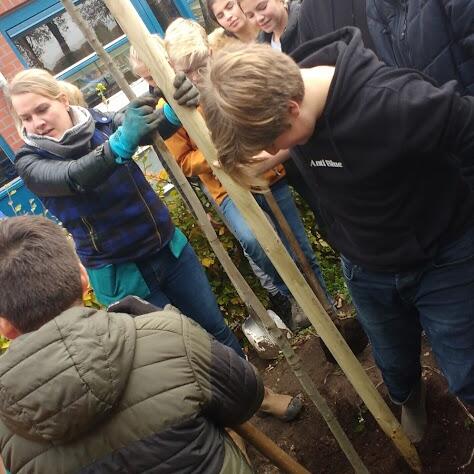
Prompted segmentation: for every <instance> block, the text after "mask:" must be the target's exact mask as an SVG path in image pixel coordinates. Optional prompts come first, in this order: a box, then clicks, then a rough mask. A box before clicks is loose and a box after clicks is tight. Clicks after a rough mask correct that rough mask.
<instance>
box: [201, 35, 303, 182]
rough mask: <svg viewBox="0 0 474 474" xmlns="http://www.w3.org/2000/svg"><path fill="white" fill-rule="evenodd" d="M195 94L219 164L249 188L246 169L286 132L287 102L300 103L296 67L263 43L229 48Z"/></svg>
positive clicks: (214, 62)
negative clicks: (256, 156) (255, 157)
mask: <svg viewBox="0 0 474 474" xmlns="http://www.w3.org/2000/svg"><path fill="white" fill-rule="evenodd" d="M200 90H201V105H202V108H203V112H204V117H205V120H206V123H207V126H208V127H209V129H210V131H211V136H212V140H213V141H214V144H215V146H216V148H217V153H218V157H219V162H220V163H221V166H222V167H223V168H224V170H225V171H226V172H227V173H228V174H230V175H231V176H233V177H234V178H235V179H236V180H238V181H240V182H242V183H247V184H249V175H250V173H249V172H248V169H247V170H246V167H247V168H248V165H252V164H254V163H255V161H256V160H255V159H254V158H253V157H254V156H255V155H256V154H258V153H259V152H261V151H262V150H264V149H265V148H268V147H269V146H271V145H272V143H273V142H274V141H275V139H276V138H277V137H278V136H279V135H281V134H282V133H283V132H284V131H285V130H286V129H287V128H288V126H289V124H288V102H289V101H290V100H294V101H297V102H299V103H301V102H302V100H303V97H304V84H303V79H302V77H301V72H300V70H299V68H298V66H297V64H296V63H295V62H294V61H293V60H292V59H291V58H290V57H289V56H287V55H285V54H283V53H281V52H279V51H276V50H274V49H272V48H271V47H270V46H268V45H258V44H249V45H245V44H242V45H236V46H232V47H229V48H226V49H223V50H221V51H219V52H218V53H217V54H216V55H215V56H214V59H213V60H212V61H211V64H210V67H209V69H208V71H207V73H206V74H205V75H204V77H203V80H202V83H201V84H200Z"/></svg>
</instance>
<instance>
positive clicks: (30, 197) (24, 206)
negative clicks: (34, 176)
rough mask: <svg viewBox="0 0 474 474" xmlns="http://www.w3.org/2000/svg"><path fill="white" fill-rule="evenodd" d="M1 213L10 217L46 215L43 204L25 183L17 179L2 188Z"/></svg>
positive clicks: (0, 196)
mask: <svg viewBox="0 0 474 474" xmlns="http://www.w3.org/2000/svg"><path fill="white" fill-rule="evenodd" d="M0 211H1V212H2V213H3V214H5V215H6V216H8V217H13V216H19V215H23V214H45V215H47V211H46V210H45V209H44V207H43V204H42V203H41V201H40V200H39V199H38V197H37V196H35V195H34V194H33V193H32V192H31V191H30V190H29V189H28V188H27V187H26V186H25V184H24V183H23V181H22V179H21V178H15V179H14V180H13V181H11V182H10V183H8V184H7V185H6V186H3V188H0Z"/></svg>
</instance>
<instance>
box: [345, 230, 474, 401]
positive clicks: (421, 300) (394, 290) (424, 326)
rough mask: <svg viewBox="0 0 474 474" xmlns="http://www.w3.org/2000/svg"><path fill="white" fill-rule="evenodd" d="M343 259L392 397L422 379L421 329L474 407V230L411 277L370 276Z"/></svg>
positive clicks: (454, 386)
mask: <svg viewBox="0 0 474 474" xmlns="http://www.w3.org/2000/svg"><path fill="white" fill-rule="evenodd" d="M341 260H342V268H343V272H344V276H345V277H346V281H347V285H348V287H349V291H350V293H351V296H352V299H353V301H354V305H355V306H356V309H357V313H358V318H359V321H360V322H361V324H362V326H363V327H364V329H365V331H366V333H367V335H368V337H369V339H370V342H371V343H372V349H373V353H374V358H375V361H376V363H377V365H378V367H379V368H380V370H381V371H382V376H383V379H384V382H385V385H386V386H387V388H388V391H389V393H390V396H391V398H392V400H393V401H394V402H396V403H403V402H404V401H406V399H407V398H408V397H409V396H410V393H411V391H412V389H413V388H414V387H415V385H416V383H417V382H418V380H419V379H420V375H421V365H420V346H421V331H422V330H424V331H425V333H426V336H427V338H428V340H429V342H430V344H431V347H432V350H433V353H434V355H435V357H436V360H437V363H438V365H439V367H440V369H441V370H442V372H443V373H444V375H445V377H446V379H447V380H448V384H449V388H450V390H451V391H452V392H453V393H455V394H456V395H457V396H459V397H460V398H462V399H463V400H465V401H466V402H468V403H470V404H474V228H472V229H470V230H469V231H468V232H466V233H465V234H464V235H463V236H462V237H461V238H459V239H457V240H456V241H455V242H451V243H449V244H447V245H444V246H442V247H441V248H440V249H439V251H438V254H437V255H436V257H435V258H434V259H433V261H432V262H430V263H429V264H426V265H424V266H423V267H422V268H419V269H417V270H415V271H411V272H404V273H378V272H371V271H367V270H364V269H363V268H362V267H360V266H358V265H353V264H352V263H351V262H350V261H349V260H348V259H347V258H344V257H342V258H341Z"/></svg>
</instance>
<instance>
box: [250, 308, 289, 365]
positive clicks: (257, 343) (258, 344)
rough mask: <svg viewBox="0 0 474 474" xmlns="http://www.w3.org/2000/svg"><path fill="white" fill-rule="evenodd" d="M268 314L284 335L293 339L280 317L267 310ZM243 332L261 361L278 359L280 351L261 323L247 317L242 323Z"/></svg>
mask: <svg viewBox="0 0 474 474" xmlns="http://www.w3.org/2000/svg"><path fill="white" fill-rule="evenodd" d="M267 313H268V315H269V316H270V317H271V318H272V319H273V321H274V323H275V324H276V325H277V327H278V328H279V329H281V331H282V332H283V334H284V335H285V336H286V337H287V338H288V339H291V337H292V336H293V334H292V333H291V331H290V330H289V329H288V327H287V326H286V325H285V323H284V322H283V321H282V320H281V319H280V317H279V316H278V315H277V314H276V313H275V312H273V311H272V310H270V309H269V310H267ZM242 331H243V333H244V334H245V336H246V337H247V339H248V340H249V342H250V344H251V345H252V346H253V348H254V349H255V351H256V352H257V354H258V356H259V357H260V358H261V359H276V358H277V357H278V354H279V352H280V349H279V347H278V345H277V343H276V342H275V340H274V339H273V337H272V336H270V334H269V333H268V331H267V330H266V329H265V328H264V327H263V325H262V324H261V323H260V321H257V320H255V319H253V318H252V316H249V317H247V319H246V320H245V321H244V322H243V323H242Z"/></svg>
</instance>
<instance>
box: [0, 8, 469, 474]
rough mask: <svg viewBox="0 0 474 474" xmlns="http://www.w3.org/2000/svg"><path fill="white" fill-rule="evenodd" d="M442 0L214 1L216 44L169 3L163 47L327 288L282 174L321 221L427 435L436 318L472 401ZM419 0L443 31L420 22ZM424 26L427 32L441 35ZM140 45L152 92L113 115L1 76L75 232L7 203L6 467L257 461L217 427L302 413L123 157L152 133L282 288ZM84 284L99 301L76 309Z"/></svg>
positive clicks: (461, 135) (89, 468)
mask: <svg viewBox="0 0 474 474" xmlns="http://www.w3.org/2000/svg"><path fill="white" fill-rule="evenodd" d="M402 3H403V5H402ZM421 3H423V4H424V5H423V6H424V11H423V15H422V14H421ZM452 3H453V2H451V1H449V0H446V1H443V2H434V1H433V2H418V1H414V2H406V4H405V3H404V2H398V1H397V2H395V1H391V0H369V1H368V2H367V16H366V15H365V2H362V1H355V2H354V1H351V2H340V4H339V2H331V1H325V0H321V1H319V0H318V1H315V0H304V1H303V2H302V3H301V4H300V3H298V2H296V1H292V2H290V3H288V4H286V3H282V2H281V1H280V0H240V1H239V2H237V1H235V0H228V1H225V0H208V8H209V12H210V13H211V14H212V16H213V17H214V18H215V20H216V21H217V22H218V23H219V24H220V25H221V27H222V28H223V30H219V31H217V32H214V33H213V34H211V35H210V37H209V38H207V36H206V34H205V33H204V31H203V29H202V28H201V27H200V26H199V25H198V24H197V23H195V22H193V21H191V20H184V19H178V20H175V21H174V22H173V23H172V24H171V25H170V26H169V27H168V29H167V31H166V34H165V37H164V42H163V45H164V47H165V48H166V51H167V54H168V58H169V61H170V64H171V65H172V67H173V68H174V69H175V70H176V72H177V75H176V80H175V87H176V96H175V97H176V98H177V99H178V102H180V104H182V105H187V106H191V107H194V106H196V105H197V103H198V95H199V94H198V92H197V90H199V93H200V106H199V107H200V108H199V110H200V111H201V113H203V115H204V118H205V120H206V122H207V125H208V127H209V129H210V131H211V136H212V139H213V141H214V143H215V145H216V148H217V150H218V156H219V165H220V166H221V167H222V168H223V169H224V170H225V171H227V172H228V173H229V174H230V175H231V176H233V177H234V179H235V180H237V181H240V182H241V183H242V184H243V185H246V186H252V185H258V186H269V187H270V189H271V190H272V192H273V193H274V195H275V197H276V198H277V201H278V203H279V205H280V207H281V208H282V211H283V213H284V214H285V217H286V218H287V219H288V221H289V223H290V225H291V227H292V230H293V232H294V233H295V235H296V237H297V239H298V241H299V243H300V245H301V246H302V248H303V250H304V252H305V254H306V256H307V258H308V259H309V261H310V262H311V266H312V269H313V271H314V273H315V275H316V276H317V277H318V278H319V280H320V282H321V283H322V285H323V286H324V281H323V280H322V277H321V274H320V270H319V267H318V264H317V261H316V258H315V256H314V253H313V252H312V250H311V246H310V244H309V242H308V239H307V237H306V235H305V232H304V228H303V225H302V223H301V218H300V217H299V215H298V211H297V209H296V207H295V205H294V202H293V198H292V196H291V194H290V192H289V188H288V184H287V181H286V180H287V179H288V181H289V182H290V183H291V184H292V185H293V186H294V187H295V189H296V190H297V191H298V192H299V193H300V194H301V195H302V196H303V197H304V199H305V200H306V201H307V203H308V205H309V206H310V207H311V208H312V209H313V211H314V212H315V214H316V215H317V218H318V220H319V221H320V222H321V225H322V226H323V228H324V229H325V232H326V236H327V239H328V241H329V243H330V244H331V245H333V247H334V248H335V249H337V250H338V251H339V252H340V254H341V262H342V268H343V272H344V276H345V279H346V282H347V285H348V287H349V290H350V293H351V295H352V298H353V302H354V305H355V307H356V309H357V312H358V318H359V320H360V321H361V323H362V325H363V327H364V329H365V331H366V332H367V334H368V336H369V338H370V341H371V343H372V350H373V353H374V357H375V360H376V363H377V365H378V367H379V368H380V369H381V372H382V375H383V378H384V381H385V384H386V386H387V388H388V391H389V394H390V397H391V398H392V400H393V401H394V402H395V403H397V404H401V405H402V425H403V427H404V428H405V430H406V431H407V434H408V435H409V436H410V437H411V438H412V440H414V441H419V440H420V439H421V438H422V436H423V433H424V430H425V426H426V413H425V407H424V403H425V402H424V399H425V387H424V385H423V383H422V382H421V366H420V343H421V342H420V341H421V332H422V331H425V333H426V335H427V337H428V339H429V342H430V344H431V345H432V348H433V352H434V354H435V355H436V358H437V361H438V364H439V366H440V368H441V369H442V371H443V373H444V374H445V376H446V378H447V380H448V383H449V387H450V390H451V391H452V392H453V393H455V394H456V395H457V396H459V397H460V398H462V399H463V400H464V401H466V402H468V403H471V404H473V403H474V291H473V290H474V267H473V259H474V228H473V225H474V222H473V219H474V217H473V210H474V194H473V192H472V191H471V176H472V174H471V172H470V171H471V168H472V165H471V162H470V160H472V156H473V151H474V100H473V99H472V97H470V96H468V95H463V94H469V93H472V84H473V81H474V62H473V59H472V58H473V57H474V56H473V55H472V52H473V46H472V45H473V44H474V40H473V38H474V32H473V31H470V29H469V28H470V22H468V21H464V18H465V16H466V14H467V16H468V17H469V18H471V19H472V18H474V12H472V9H473V7H470V6H469V2H465V4H464V10H463V15H460V14H459V12H460V10H459V8H461V6H460V4H463V2H454V4H453V5H452ZM435 4H436V5H435ZM341 5H343V7H341ZM362 5H363V6H364V8H362ZM440 5H441V6H440ZM428 8H431V9H433V18H434V19H436V20H437V21H439V22H440V25H443V26H444V28H441V27H440V28H439V29H437V30H436V31H429V30H427V28H428V26H427V25H428V23H426V18H427V15H428V14H429V13H431V10H428ZM443 9H444V10H443ZM423 22H425V23H423ZM471 23H472V22H471ZM420 24H421V26H420ZM429 24H430V25H432V24H433V22H431V23H429ZM400 25H402V28H403V31H401V32H400V31H397V28H399V27H400ZM354 26H356V27H358V28H360V29H356V28H354ZM338 27H342V28H340V29H338ZM423 34H425V35H427V37H429V38H430V39H431V38H435V39H436V41H431V42H430V48H431V49H430V50H429V51H428V50H427V48H428V47H427V46H426V47H425V48H424V49H423V48H422V46H423V45H425V44H426V41H421V40H420V38H421V35H423ZM362 38H363V40H362ZM453 38H455V39H456V40H455V41H454V40H453ZM157 41H160V42H161V41H162V40H159V39H157ZM256 42H257V43H268V45H263V44H256ZM364 43H365V44H367V45H369V46H370V47H371V48H372V49H367V48H365V47H364ZM269 46H270V47H269ZM374 51H375V52H376V53H377V54H378V55H379V57H380V58H381V59H383V60H384V61H386V62H387V64H392V65H394V66H410V67H413V68H418V69H420V70H422V71H424V72H426V73H427V74H430V75H431V76H432V77H433V79H430V78H428V76H426V75H424V74H422V73H420V72H417V71H416V70H415V69H411V70H407V69H397V68H394V67H389V66H387V65H386V64H385V63H383V62H381V61H380V59H379V58H378V57H377V56H376V54H375V53H374ZM284 53H288V54H291V58H290V57H289V56H287V55H286V54H284ZM130 60H131V65H132V68H133V69H134V71H135V72H136V73H137V74H138V75H140V76H142V77H143V78H144V79H145V80H147V81H148V82H149V84H150V86H151V87H152V88H153V89H155V90H154V91H153V92H154V94H152V95H147V96H145V97H142V98H139V99H136V100H133V101H132V102H131V103H130V104H129V106H128V107H127V109H126V111H125V112H124V113H123V114H115V115H110V114H102V113H99V112H97V111H95V110H90V109H87V108H85V107H83V106H81V105H80V98H79V99H78V98H77V97H74V93H75V92H73V91H71V89H70V87H69V86H67V85H65V84H62V83H61V82H60V81H57V80H55V79H54V78H53V77H52V76H51V75H50V74H49V73H47V72H46V71H40V70H34V69H31V70H26V71H22V72H21V73H19V74H18V75H17V76H16V77H15V78H13V79H12V81H11V82H10V84H9V87H8V92H9V100H10V102H11V106H12V113H13V116H14V118H15V120H16V122H17V126H18V130H19V132H20V134H21V136H22V138H23V140H24V141H25V145H24V146H23V147H22V148H21V149H20V150H19V151H18V153H17V154H16V159H15V165H16V168H17V170H18V173H19V175H20V176H21V177H22V178H23V180H24V182H25V184H26V186H27V187H28V188H29V189H30V190H31V191H33V192H34V193H35V194H37V195H38V196H39V198H40V199H41V200H42V201H43V203H44V204H45V206H46V207H47V208H48V210H49V211H50V212H51V213H52V214H54V215H55V216H56V217H57V218H58V219H59V220H60V221H61V223H62V226H63V227H64V228H65V229H67V231H68V232H69V234H70V235H72V238H73V240H74V244H75V250H74V249H73V247H72V245H71V242H70V240H69V239H68V238H67V236H66V234H65V233H64V230H63V229H62V228H61V227H60V226H58V225H57V224H55V223H53V222H52V221H49V220H47V219H45V218H41V217H15V218H10V219H4V220H2V221H0V281H2V285H0V333H1V334H3V335H4V336H6V337H8V338H9V339H11V340H12V343H11V346H10V348H9V350H8V351H7V353H6V354H4V355H3V356H2V357H1V358H0V378H1V380H2V395H0V449H1V455H2V458H3V461H4V464H5V466H6V467H7V468H8V469H9V470H10V472H12V473H13V474H17V473H18V474H19V473H23V472H24V473H27V472H35V473H37V472H48V471H54V472H91V473H92V472H101V473H103V472H117V471H118V472H137V473H138V472H145V471H148V470H150V472H152V471H153V472H164V473H167V472H169V473H176V472H180V473H181V472H182V473H186V472H189V473H191V472H192V473H198V472H203V473H204V472H205V473H214V472H215V473H220V472H222V473H246V472H251V467H250V465H249V463H248V462H247V460H246V458H245V456H244V455H243V454H242V452H241V451H240V450H239V449H237V447H236V444H235V443H234V442H233V441H232V440H231V436H233V439H235V440H237V441H238V437H236V435H235V434H233V433H232V432H231V431H225V430H224V427H228V428H231V427H232V426H235V425H237V424H239V423H242V422H243V421H245V420H247V419H248V418H250V417H251V416H252V415H253V414H254V413H255V412H256V411H257V410H259V409H260V410H261V411H263V412H267V413H270V414H272V415H274V416H276V417H278V418H281V419H282V420H286V421H288V420H291V419H293V418H294V417H295V416H296V415H297V414H298V413H299V411H300V410H301V406H302V404H301V399H300V397H298V396H296V397H292V396H289V395H279V394H276V393H274V392H272V391H271V390H269V389H266V388H265V387H263V384H262V380H261V378H260V376H259V375H258V374H257V372H256V371H255V370H254V368H253V367H252V366H251V365H250V364H249V363H248V362H247V361H246V360H245V358H244V356H243V355H244V354H243V351H242V349H241V346H240V344H239V342H238V340H237V339H236V338H235V336H234V335H233V333H232V332H231V331H230V329H229V328H228V327H227V325H226V324H225V321H224V318H223V317H222V314H221V313H220V310H219V307H218V305H217V303H216V300H215V297H214V295H213V293H212V291H211V288H210V285H209V283H208V281H207V279H206V276H205V273H204V271H203V269H202V267H201V265H200V263H199V260H198V259H197V257H196V255H195V254H194V251H193V249H192V247H191V246H190V244H189V243H188V242H187V239H186V237H185V236H184V234H182V232H181V231H180V230H179V229H178V228H176V227H175V226H174V225H173V223H172V221H171V219H170V216H169V212H168V210H167V208H166V206H165V205H164V204H163V203H162V202H161V200H160V199H159V198H158V197H157V196H156V194H155V192H154V191H153V189H152V188H151V186H150V185H149V184H148V183H147V181H146V179H145V177H144V175H143V173H142V171H141V170H140V168H139V167H138V165H137V164H136V163H135V162H134V161H133V155H134V153H135V151H136V150H137V147H138V146H139V145H141V144H145V143H148V142H149V141H150V137H151V134H152V133H154V132H155V131H158V132H159V133H160V134H161V136H162V137H163V138H165V139H166V143H167V146H168V147H169V149H170V151H171V152H172V154H173V155H174V156H175V158H176V160H177V162H178V163H179V164H180V166H181V168H182V169H183V172H184V173H185V174H186V175H187V176H197V177H198V178H199V180H200V181H201V183H202V185H203V187H204V189H205V190H206V192H207V193H208V195H209V197H210V199H212V200H213V201H214V202H215V203H216V205H217V207H218V209H219V210H220V212H221V214H222V216H223V219H224V220H225V222H226V223H227V224H228V226H229V228H230V229H231V230H232V232H233V233H234V235H235V236H236V238H237V239H238V240H239V242H240V243H241V245H242V247H243V249H244V250H245V252H246V254H247V255H248V257H249V259H250V260H251V261H252V262H253V263H254V264H255V266H256V268H257V269H258V270H259V271H261V272H263V273H264V274H266V275H267V277H268V278H269V279H270V280H271V282H272V284H273V286H274V289H273V290H272V291H274V292H276V294H278V295H280V296H281V297H282V298H283V299H284V300H289V298H290V295H289V292H288V289H287V288H286V285H285V284H284V282H283V281H282V280H281V278H280V277H279V275H278V273H277V272H276V271H275V269H274V268H273V266H272V265H271V263H270V261H269V260H268V258H267V257H266V255H265V253H264V252H263V250H262V249H261V247H260V245H259V244H258V242H257V241H256V239H255V237H254V236H253V234H252V233H251V231H250V230H249V228H248V226H247V225H246V223H245V221H244V220H243V219H242V217H241V215H240V214H239V212H238V210H237V209H236V207H235V205H234V203H233V202H232V200H231V199H230V198H229V196H228V195H227V193H226V191H225V189H223V187H222V186H221V184H220V183H219V181H218V180H217V179H216V178H215V177H214V175H213V174H212V171H211V169H210V167H209V166H208V164H207V162H206V160H205V159H204V157H203V156H202V154H201V152H200V151H199V150H198V149H197V147H196V145H195V144H194V143H193V141H192V140H191V138H190V137H189V136H188V135H187V133H186V130H184V128H182V127H181V124H180V122H179V119H178V117H177V116H176V114H175V113H174V111H173V110H172V109H171V107H169V105H168V104H167V103H166V102H164V101H163V100H161V101H157V93H158V94H159V90H156V84H155V83H154V81H153V79H152V78H151V75H150V72H149V70H148V68H147V66H146V64H144V63H143V62H142V61H141V60H140V58H139V55H138V54H137V52H136V51H134V50H133V48H132V50H131V57H130ZM451 79H456V80H457V82H446V81H449V80H451ZM435 81H437V83H436V82H435ZM282 163H284V166H282ZM289 164H291V166H289ZM255 198H256V200H257V201H258V202H259V204H260V206H261V207H262V208H263V209H264V210H265V211H266V213H267V214H268V217H269V218H270V219H271V220H272V221H273V224H274V226H275V228H276V230H277V231H278V232H280V229H279V226H278V223H277V222H276V220H275V219H274V216H273V215H272V213H271V211H270V210H269V209H268V208H266V203H265V202H264V201H263V200H262V199H261V196H259V195H258V194H255ZM282 240H283V241H284V243H285V244H286V245H287V243H286V239H284V238H283V239H282ZM76 254H77V255H76ZM89 284H91V285H92V286H93V288H94V290H95V292H96V294H97V296H98V299H99V301H101V302H102V303H103V304H105V305H109V308H108V313H107V312H106V311H102V310H95V309H91V308H85V307H83V306H82V303H81V301H82V299H81V297H82V294H83V292H84V291H85V290H86V289H87V288H88V286H89ZM130 295H134V296H133V297H131V296H130ZM328 296H329V295H328ZM124 298H125V299H124ZM183 315H184V316H183ZM188 318H190V319H188ZM287 321H289V322H290V321H291V316H288V318H287Z"/></svg>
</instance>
